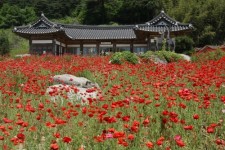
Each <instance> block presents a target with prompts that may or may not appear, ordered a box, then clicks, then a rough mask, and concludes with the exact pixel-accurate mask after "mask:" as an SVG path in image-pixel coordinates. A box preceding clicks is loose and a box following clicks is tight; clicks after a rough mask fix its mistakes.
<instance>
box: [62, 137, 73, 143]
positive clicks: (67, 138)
mask: <svg viewBox="0 0 225 150" xmlns="http://www.w3.org/2000/svg"><path fill="white" fill-rule="evenodd" d="M71 141H72V139H71V138H70V137H67V136H65V137H64V138H63V142H64V143H70V142H71Z"/></svg>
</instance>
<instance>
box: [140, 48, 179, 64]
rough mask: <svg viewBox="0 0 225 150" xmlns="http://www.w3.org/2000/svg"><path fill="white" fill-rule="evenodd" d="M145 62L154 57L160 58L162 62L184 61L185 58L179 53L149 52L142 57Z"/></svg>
mask: <svg viewBox="0 0 225 150" xmlns="http://www.w3.org/2000/svg"><path fill="white" fill-rule="evenodd" d="M141 57H142V58H143V60H144V61H149V60H151V59H152V58H154V57H158V58H159V59H161V60H162V61H166V62H177V61H179V60H183V57H182V56H180V55H179V54H177V53H174V52H171V51H164V50H163V51H156V52H153V51H147V52H146V53H144V54H143V55H141Z"/></svg>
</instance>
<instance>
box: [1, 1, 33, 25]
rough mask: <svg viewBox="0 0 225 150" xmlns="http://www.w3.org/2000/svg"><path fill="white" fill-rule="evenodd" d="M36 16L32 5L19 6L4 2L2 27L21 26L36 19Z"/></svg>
mask: <svg viewBox="0 0 225 150" xmlns="http://www.w3.org/2000/svg"><path fill="white" fill-rule="evenodd" d="M35 18H36V15H35V12H34V9H33V8H32V7H25V8H24V9H21V8H19V7H18V6H17V5H12V6H10V5H9V4H4V5H3V6H2V8H1V9H0V28H10V27H13V26H20V25H23V24H28V23H30V22H32V21H34V20H35Z"/></svg>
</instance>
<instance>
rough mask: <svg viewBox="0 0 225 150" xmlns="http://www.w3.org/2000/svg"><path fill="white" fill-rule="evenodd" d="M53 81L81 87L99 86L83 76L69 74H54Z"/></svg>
mask: <svg viewBox="0 0 225 150" xmlns="http://www.w3.org/2000/svg"><path fill="white" fill-rule="evenodd" d="M53 81H54V82H55V83H60V84H66V85H75V86H77V87H83V88H90V87H97V88H99V86H98V84H97V83H93V82H91V81H90V80H88V79H86V78H84V77H76V76H73V75H70V74H62V75H55V76H54V77H53Z"/></svg>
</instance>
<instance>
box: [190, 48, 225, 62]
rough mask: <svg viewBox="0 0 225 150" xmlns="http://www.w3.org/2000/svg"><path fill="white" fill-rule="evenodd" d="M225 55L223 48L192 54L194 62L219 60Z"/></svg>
mask: <svg viewBox="0 0 225 150" xmlns="http://www.w3.org/2000/svg"><path fill="white" fill-rule="evenodd" d="M224 56H225V52H224V51H223V50H221V49H219V48H218V49H217V50H214V51H209V52H202V53H196V54H194V55H192V59H191V60H192V61H193V62H203V61H208V60H219V59H221V58H222V57H224Z"/></svg>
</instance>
